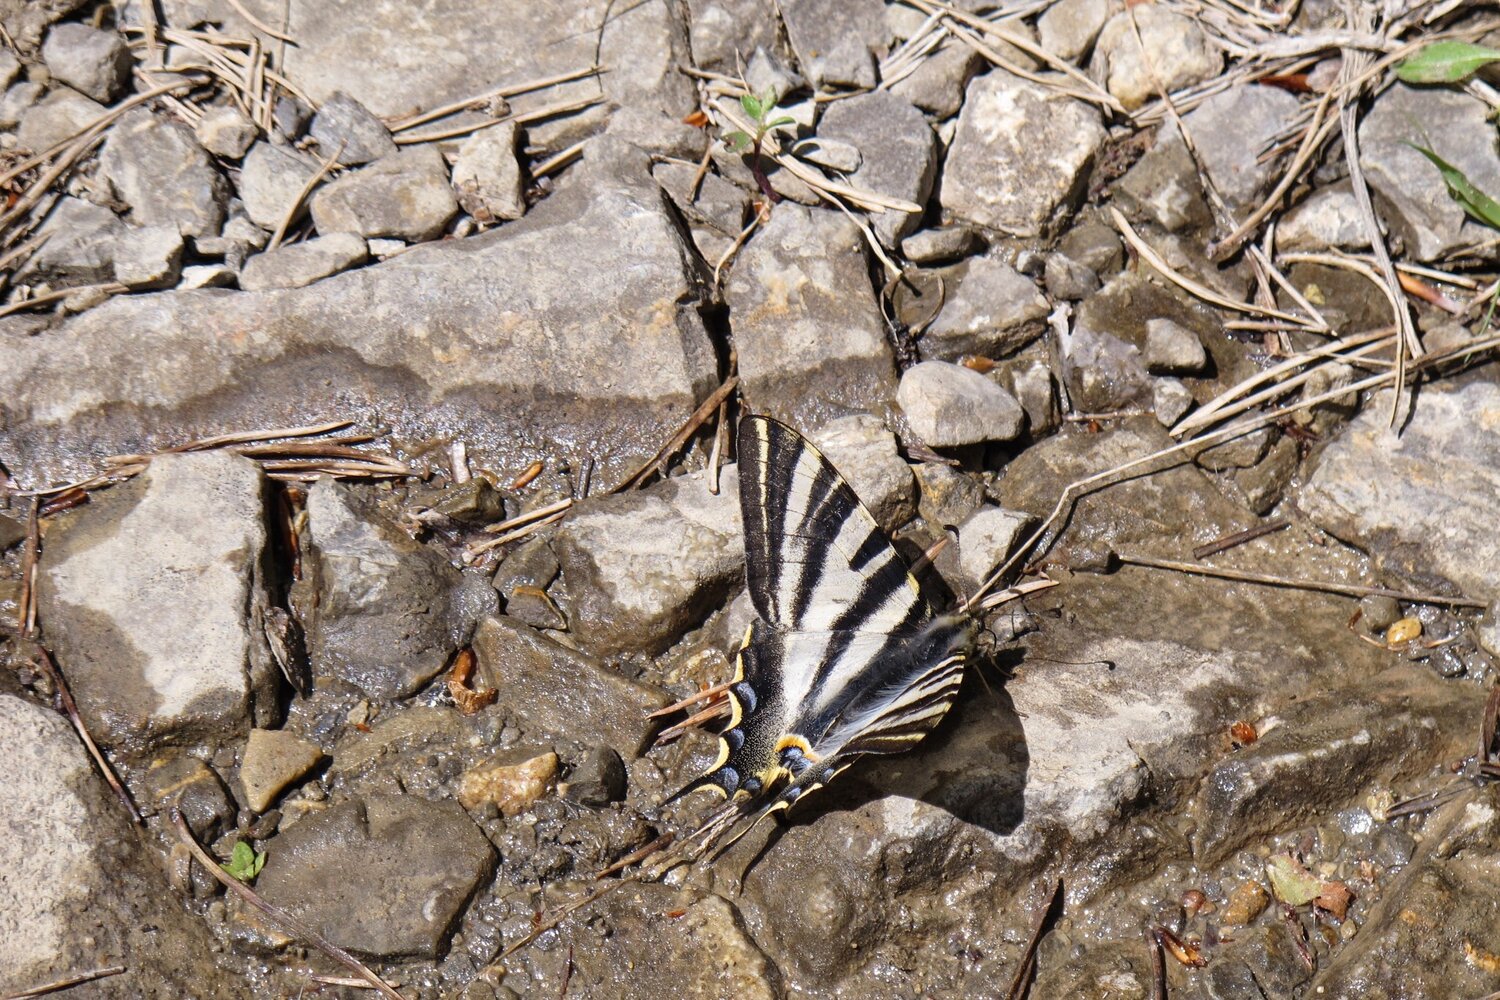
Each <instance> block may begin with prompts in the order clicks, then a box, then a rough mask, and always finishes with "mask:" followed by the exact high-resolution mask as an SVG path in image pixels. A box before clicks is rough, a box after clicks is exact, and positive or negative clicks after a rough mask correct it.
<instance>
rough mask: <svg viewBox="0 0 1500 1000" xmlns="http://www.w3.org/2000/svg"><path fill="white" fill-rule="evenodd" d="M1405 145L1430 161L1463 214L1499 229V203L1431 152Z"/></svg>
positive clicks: (1419, 147)
mask: <svg viewBox="0 0 1500 1000" xmlns="http://www.w3.org/2000/svg"><path fill="white" fill-rule="evenodd" d="M1407 145H1408V146H1410V147H1411V148H1412V149H1415V150H1416V151H1417V152H1419V153H1421V154H1422V155H1423V156H1425V157H1427V159H1429V160H1431V161H1432V165H1433V166H1434V167H1437V169H1438V173H1440V174H1442V175H1443V183H1444V184H1447V185H1448V193H1449V194H1451V195H1453V200H1454V201H1456V202H1458V203H1459V205H1460V206H1462V207H1463V210H1464V211H1465V212H1468V213H1469V214H1470V215H1472V216H1473V217H1474V218H1476V219H1478V220H1479V221H1480V222H1483V223H1485V224H1486V225H1490V226H1494V227H1495V228H1496V229H1500V202H1497V201H1496V200H1495V199H1494V198H1491V197H1490V196H1489V195H1487V194H1485V193H1484V192H1483V191H1481V190H1479V189H1478V188H1477V187H1475V186H1474V183H1473V181H1471V180H1469V178H1468V177H1466V176H1464V172H1463V171H1462V170H1460V169H1458V168H1457V167H1455V166H1454V165H1453V164H1451V163H1449V162H1448V161H1447V160H1445V159H1443V158H1442V157H1441V156H1439V155H1437V154H1436V153H1434V152H1433V151H1432V150H1430V149H1427V148H1426V147H1424V146H1418V145H1417V144H1416V143H1414V142H1409V143H1407Z"/></svg>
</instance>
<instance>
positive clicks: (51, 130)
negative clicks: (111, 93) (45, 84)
mask: <svg viewBox="0 0 1500 1000" xmlns="http://www.w3.org/2000/svg"><path fill="white" fill-rule="evenodd" d="M104 111H105V108H104V105H102V104H100V103H99V102H98V101H94V100H91V99H89V98H87V97H85V96H83V95H82V94H80V93H78V91H76V90H71V89H69V88H67V87H57V88H55V89H53V90H52V91H51V92H49V93H48V94H47V96H46V97H43V98H42V99H41V100H40V101H37V102H36V103H35V104H33V105H31V106H30V107H28V108H27V109H26V110H25V111H23V112H22V113H21V119H20V120H21V124H20V125H19V126H18V127H17V128H16V144H17V145H18V146H20V147H21V148H22V149H29V150H31V151H33V152H36V153H40V152H43V151H45V150H48V149H51V148H52V147H53V146H56V145H57V144H58V143H61V142H66V141H68V140H69V139H72V138H73V137H74V136H75V135H77V134H78V133H79V132H82V131H83V130H84V129H86V128H88V127H89V126H90V125H92V124H94V122H96V121H98V120H99V119H100V118H102V117H103V116H104Z"/></svg>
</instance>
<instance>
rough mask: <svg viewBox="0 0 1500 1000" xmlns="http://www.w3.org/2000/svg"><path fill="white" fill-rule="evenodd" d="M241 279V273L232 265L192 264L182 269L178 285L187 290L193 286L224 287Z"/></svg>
mask: <svg viewBox="0 0 1500 1000" xmlns="http://www.w3.org/2000/svg"><path fill="white" fill-rule="evenodd" d="M238 280H239V274H238V272H236V271H235V269H234V268H232V267H226V266H225V265H223V264H191V265H189V266H187V267H184V268H183V269H182V276H181V278H180V280H179V281H178V283H177V287H178V288H181V289H184V290H187V289H192V288H224V287H227V286H231V285H234V284H235V283H236V282H237V281H238Z"/></svg>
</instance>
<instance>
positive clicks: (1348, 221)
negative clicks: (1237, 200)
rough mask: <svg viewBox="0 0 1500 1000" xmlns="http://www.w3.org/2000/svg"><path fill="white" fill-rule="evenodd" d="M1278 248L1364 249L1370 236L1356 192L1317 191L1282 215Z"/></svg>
mask: <svg viewBox="0 0 1500 1000" xmlns="http://www.w3.org/2000/svg"><path fill="white" fill-rule="evenodd" d="M1276 245H1277V246H1279V247H1281V248H1282V249H1284V250H1312V251H1320V250H1327V249H1330V248H1338V249H1341V250H1364V249H1367V248H1368V247H1369V246H1370V237H1369V235H1368V234H1367V233H1366V232H1365V227H1364V223H1363V222H1362V221H1361V220H1360V216H1359V206H1358V205H1357V204H1356V202H1355V198H1354V192H1353V191H1352V190H1350V189H1349V186H1348V185H1347V184H1337V185H1335V186H1333V187H1326V188H1321V189H1319V190H1317V191H1314V192H1313V193H1312V194H1311V195H1310V196H1309V197H1308V199H1307V200H1306V201H1304V202H1300V203H1299V204H1298V205H1296V206H1295V207H1294V208H1292V209H1291V210H1289V211H1288V212H1287V213H1286V214H1285V215H1283V216H1282V217H1281V221H1280V222H1278V223H1277V224H1276Z"/></svg>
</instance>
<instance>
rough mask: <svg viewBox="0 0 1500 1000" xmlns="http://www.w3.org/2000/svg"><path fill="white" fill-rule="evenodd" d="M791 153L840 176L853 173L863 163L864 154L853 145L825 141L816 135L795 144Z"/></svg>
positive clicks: (837, 140)
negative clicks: (840, 174)
mask: <svg viewBox="0 0 1500 1000" xmlns="http://www.w3.org/2000/svg"><path fill="white" fill-rule="evenodd" d="M792 152H793V153H794V154H795V155H796V156H797V157H798V158H799V159H803V160H806V161H807V162H808V163H815V164H817V165H818V166H820V167H826V168H827V169H829V170H833V171H837V172H838V173H842V174H849V173H853V172H854V171H856V170H858V169H859V165H860V164H861V163H863V162H864V161H865V158H864V154H863V153H861V152H860V151H859V147H858V146H856V145H854V144H853V143H851V142H844V141H842V140H839V139H825V138H823V137H822V136H817V135H814V136H809V137H808V138H806V139H802V140H800V141H799V142H797V144H796V145H795V146H793V147H792Z"/></svg>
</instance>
